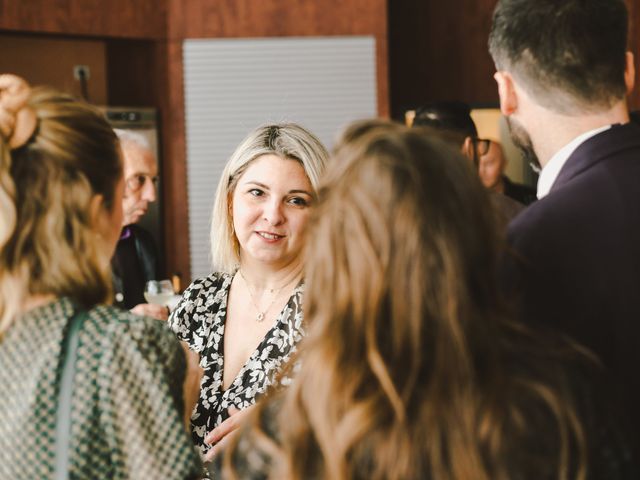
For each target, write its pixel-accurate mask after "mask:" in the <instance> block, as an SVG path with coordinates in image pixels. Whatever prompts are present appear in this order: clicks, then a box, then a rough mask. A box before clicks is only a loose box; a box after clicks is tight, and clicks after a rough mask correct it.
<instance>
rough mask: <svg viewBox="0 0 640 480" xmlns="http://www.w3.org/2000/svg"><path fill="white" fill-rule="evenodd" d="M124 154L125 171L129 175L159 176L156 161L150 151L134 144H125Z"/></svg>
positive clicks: (123, 145) (123, 147) (123, 146)
mask: <svg viewBox="0 0 640 480" xmlns="http://www.w3.org/2000/svg"><path fill="white" fill-rule="evenodd" d="M122 153H123V158H124V169H125V172H127V174H128V175H133V174H144V175H151V176H155V175H156V174H157V171H158V166H157V164H156V159H155V157H154V155H153V153H151V151H149V150H148V149H146V148H143V147H141V146H139V145H137V144H135V143H133V142H123V144H122Z"/></svg>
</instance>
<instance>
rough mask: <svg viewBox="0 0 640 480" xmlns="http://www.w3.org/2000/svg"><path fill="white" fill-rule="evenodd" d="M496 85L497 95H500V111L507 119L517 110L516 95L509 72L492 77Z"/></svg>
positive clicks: (500, 72) (498, 73)
mask: <svg viewBox="0 0 640 480" xmlns="http://www.w3.org/2000/svg"><path fill="white" fill-rule="evenodd" d="M493 78H494V79H495V81H496V83H497V84H498V94H499V95H500V111H501V112H502V114H503V115H504V116H505V117H508V116H509V115H511V114H512V113H513V112H515V111H516V110H517V108H518V95H517V93H516V87H515V84H514V80H513V77H512V76H511V74H510V73H509V72H505V71H499V72H496V73H495V74H494V75H493Z"/></svg>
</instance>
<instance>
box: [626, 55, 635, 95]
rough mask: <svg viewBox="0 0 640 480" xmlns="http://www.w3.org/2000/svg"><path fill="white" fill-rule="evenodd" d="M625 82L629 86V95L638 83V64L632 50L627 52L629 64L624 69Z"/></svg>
mask: <svg viewBox="0 0 640 480" xmlns="http://www.w3.org/2000/svg"><path fill="white" fill-rule="evenodd" d="M624 84H625V86H626V87H627V95H630V94H631V92H632V91H633V87H634V86H635V84H636V66H635V64H634V59H633V53H631V52H627V65H626V67H625V69H624Z"/></svg>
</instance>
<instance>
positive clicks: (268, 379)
mask: <svg viewBox="0 0 640 480" xmlns="http://www.w3.org/2000/svg"><path fill="white" fill-rule="evenodd" d="M326 158H327V152H326V150H325V148H324V147H323V146H322V144H321V143H320V141H319V140H318V139H317V138H316V137H315V136H314V135H313V134H311V133H310V132H308V131H307V130H305V129H303V128H302V127H300V126H298V125H295V124H279V125H268V126H263V127H260V128H258V129H256V130H254V131H253V132H251V133H250V134H249V135H248V136H247V137H246V138H245V139H244V140H243V142H242V143H241V144H240V145H239V146H238V147H237V149H236V151H235V152H234V153H233V154H232V155H231V158H230V159H229V161H228V163H227V165H226V167H225V169H224V171H223V173H222V176H221V178H220V183H219V184H218V190H217V192H216V197H215V202H214V206H213V214H212V222H211V256H212V259H213V268H214V273H212V274H211V275H209V276H208V277H206V278H201V279H198V280H195V281H194V282H193V283H192V284H191V285H190V286H189V287H188V288H187V289H186V290H185V292H184V294H183V296H182V300H181V302H180V303H179V304H178V306H177V307H176V309H175V310H174V312H173V313H172V314H171V317H170V318H169V325H170V326H171V328H172V329H173V330H174V332H175V333H176V335H177V336H178V338H179V339H180V340H183V341H184V342H186V344H187V345H188V347H189V348H190V349H191V350H192V351H193V352H195V354H196V355H197V357H198V358H199V360H198V361H199V364H200V365H201V366H202V367H203V368H204V377H203V379H202V383H201V385H200V399H199V401H198V404H197V406H196V408H195V410H194V411H193V415H192V417H191V422H192V434H193V439H194V441H195V443H196V445H197V446H198V447H199V448H200V450H201V452H202V453H206V452H208V451H209V449H210V448H211V446H212V445H215V447H214V449H212V450H211V453H210V454H209V455H208V456H207V459H210V458H211V457H212V455H213V454H215V453H216V451H217V450H218V449H219V448H220V447H221V446H222V445H223V443H224V442H225V441H226V440H227V438H228V437H227V436H226V435H227V434H228V433H229V432H231V431H233V430H234V429H235V428H236V427H237V425H238V423H239V422H240V420H241V419H242V418H243V417H244V415H245V414H246V409H247V408H248V407H251V406H252V405H253V404H254V403H255V402H256V400H257V399H258V398H259V397H260V395H261V394H263V393H264V392H265V390H266V389H267V387H268V386H269V385H271V384H272V383H273V382H274V380H275V376H276V375H277V373H278V372H279V370H280V369H281V367H282V366H283V365H284V364H285V363H286V362H287V361H288V359H289V357H290V356H291V354H292V353H293V352H294V351H295V350H296V345H297V343H298V342H299V341H300V340H301V338H302V337H303V335H304V324H303V316H302V294H303V289H304V285H303V264H302V252H303V247H304V239H305V227H306V223H307V218H308V217H309V213H310V212H311V209H312V207H313V206H314V203H315V201H316V190H317V185H318V179H319V177H320V174H321V173H322V171H323V170H324V165H325V161H326Z"/></svg>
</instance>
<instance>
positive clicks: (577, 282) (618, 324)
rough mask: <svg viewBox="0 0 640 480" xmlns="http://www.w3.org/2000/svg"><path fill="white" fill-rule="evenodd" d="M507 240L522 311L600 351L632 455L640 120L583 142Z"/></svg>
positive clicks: (637, 386) (637, 410)
mask: <svg viewBox="0 0 640 480" xmlns="http://www.w3.org/2000/svg"><path fill="white" fill-rule="evenodd" d="M508 238H509V243H510V245H511V247H512V248H513V250H515V252H516V254H517V255H518V258H516V259H515V260H513V259H512V260H513V261H509V260H508V261H507V268H506V280H507V285H508V286H509V287H510V288H511V289H512V291H511V293H513V294H514V295H516V297H517V294H520V295H521V296H520V297H519V298H520V300H521V302H520V303H519V305H520V307H521V309H522V310H521V313H522V315H523V316H524V318H525V319H526V320H527V321H529V322H534V323H538V324H543V325H546V326H550V327H552V328H554V329H559V330H560V331H562V332H564V333H567V334H569V335H570V336H571V337H573V338H574V339H576V340H578V341H579V342H581V343H582V344H584V345H586V346H587V347H589V348H590V349H591V350H592V351H594V352H595V353H596V354H597V355H598V356H599V357H600V359H601V360H602V362H603V363H604V365H605V367H606V369H607V375H608V377H609V380H610V381H611V384H612V386H613V388H614V390H615V391H617V394H618V396H619V397H621V400H622V402H623V403H626V408H625V410H626V415H628V420H629V427H630V430H631V432H634V434H633V436H635V437H636V438H635V439H633V438H632V440H633V441H634V443H635V444H636V452H638V446H640V441H638V439H639V438H640V374H639V373H638V370H639V369H640V127H639V126H636V125H634V124H626V125H622V126H621V125H616V126H613V127H612V128H611V129H609V130H607V131H605V132H602V133H600V134H598V135H596V136H594V137H592V138H590V139H589V140H587V141H586V142H585V143H583V144H582V145H580V146H579V147H578V148H577V149H576V150H575V152H574V153H573V154H572V155H571V156H570V158H569V159H568V160H567V163H566V164H565V165H564V167H563V168H562V170H561V171H560V174H559V176H558V178H557V179H556V181H555V183H554V184H553V187H552V189H551V192H550V193H549V195H548V196H546V197H545V198H543V199H542V200H539V201H537V202H535V203H533V204H531V205H530V206H529V207H528V208H527V209H526V210H524V211H523V212H522V213H521V214H520V215H518V216H517V217H516V218H515V219H514V221H513V222H512V223H511V224H510V226H509V229H508ZM638 453H640V452H638ZM638 453H636V455H637V456H636V458H640V455H639V454H638Z"/></svg>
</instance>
